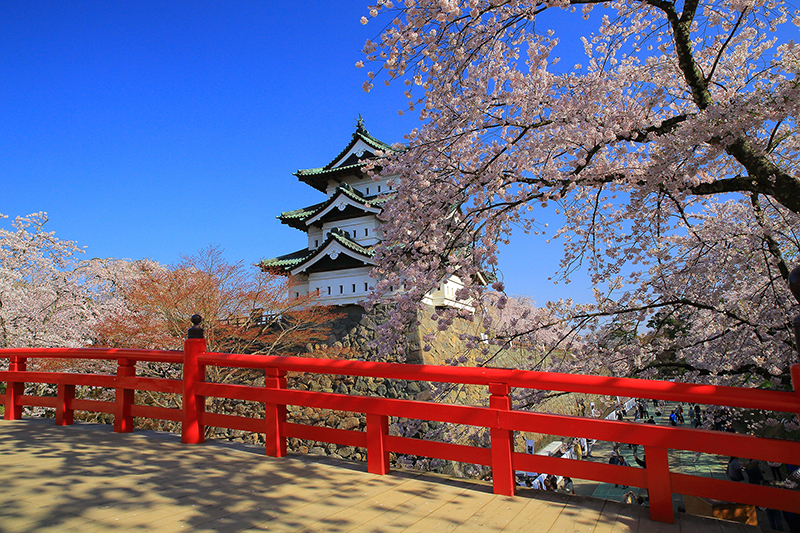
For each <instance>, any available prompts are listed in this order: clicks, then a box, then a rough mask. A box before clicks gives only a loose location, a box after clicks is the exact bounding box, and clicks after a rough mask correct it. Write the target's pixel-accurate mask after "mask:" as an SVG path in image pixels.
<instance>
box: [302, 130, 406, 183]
mask: <svg viewBox="0 0 800 533" xmlns="http://www.w3.org/2000/svg"><path fill="white" fill-rule="evenodd" d="M379 150H380V151H392V150H393V148H392V147H391V146H389V145H388V144H386V143H385V142H383V141H380V140H378V139H376V138H375V137H373V136H372V135H370V134H369V132H368V131H367V130H366V128H364V121H363V120H362V119H360V118H359V120H358V124H357V127H356V131H355V132H354V133H353V136H352V137H351V139H350V142H349V143H348V145H347V146H346V147H345V148H344V149H343V150H342V151H341V152H339V154H338V155H337V156H336V157H334V158H333V160H332V161H331V162H330V163H328V164H327V165H325V166H324V167H319V168H308V169H301V170H298V171H297V172H295V173H294V175H295V176H297V178H298V179H299V180H300V181H302V182H303V183H306V184H308V185H311V186H312V187H314V188H315V189H317V190H318V191H321V192H325V191H326V189H327V188H328V181H329V180H337V179H340V178H343V177H346V176H359V177H365V174H364V172H363V171H362V167H363V162H364V160H366V159H372V158H373V157H375V152H376V151H379Z"/></svg>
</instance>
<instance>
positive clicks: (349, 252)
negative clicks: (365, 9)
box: [260, 228, 375, 275]
mask: <svg viewBox="0 0 800 533" xmlns="http://www.w3.org/2000/svg"><path fill="white" fill-rule="evenodd" d="M374 256H375V249H374V247H372V246H362V245H360V244H358V243H357V242H355V241H354V240H353V239H351V238H350V236H349V235H348V234H347V232H345V231H343V230H340V229H339V228H333V229H332V230H331V231H330V232H329V233H328V235H327V238H326V239H325V242H323V243H322V245H321V246H320V247H319V248H316V249H314V250H309V249H307V248H304V249H302V250H298V251H296V252H292V253H290V254H286V255H282V256H280V257H275V258H273V259H266V260H264V261H261V263H260V266H261V268H262V269H264V270H269V271H273V272H276V273H282V274H285V273H287V272H288V273H291V274H293V275H296V274H300V273H301V272H309V271H330V270H341V269H345V268H353V267H354V266H365V265H372V264H374V262H373V257H374Z"/></svg>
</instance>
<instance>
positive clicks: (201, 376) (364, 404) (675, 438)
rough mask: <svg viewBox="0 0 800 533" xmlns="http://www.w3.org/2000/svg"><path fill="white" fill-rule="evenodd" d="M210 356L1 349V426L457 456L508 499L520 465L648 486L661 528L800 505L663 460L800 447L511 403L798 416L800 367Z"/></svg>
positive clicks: (381, 455) (381, 465)
mask: <svg viewBox="0 0 800 533" xmlns="http://www.w3.org/2000/svg"><path fill="white" fill-rule="evenodd" d="M205 349H206V344H205V340H204V339H188V340H187V341H186V344H185V348H184V351H183V352H164V351H147V350H117V349H98V348H76V349H71V348H49V349H4V350H0V358H10V365H9V370H8V371H0V382H2V381H5V382H7V388H6V393H5V419H6V420H14V419H18V418H21V416H22V407H23V406H42V407H50V408H54V409H55V411H56V416H55V421H56V424H59V425H66V424H71V423H72V420H73V413H74V412H75V411H76V410H78V411H93V412H103V413H110V414H113V415H114V431H117V432H129V431H132V430H133V418H134V417H146V418H155V419H163V420H173V421H178V422H181V423H182V441H183V442H185V443H199V442H202V441H203V438H204V430H205V427H206V426H214V427H221V428H230V429H238V430H244V431H252V432H258V433H264V434H266V453H267V455H270V456H274V457H281V456H283V455H285V454H286V439H287V438H288V437H296V438H301V439H310V440H315V441H323V442H330V443H335V444H340V445H345V446H357V447H363V448H366V449H367V464H368V469H369V471H370V472H373V473H376V474H385V473H387V472H388V471H389V469H390V466H389V453H390V452H395V453H399V454H411V455H419V456H426V457H434V458H440V459H446V460H453V461H461V462H466V463H473V464H480V465H487V466H491V468H492V479H493V487H494V492H495V493H497V494H505V495H513V494H514V491H515V475H514V472H515V470H520V471H532V472H547V473H551V474H558V475H563V476H570V477H573V478H576V479H587V480H594V481H602V482H607V483H617V484H621V485H630V486H635V487H644V488H647V489H648V491H649V496H650V516H651V518H652V519H653V520H658V521H662V522H672V521H673V508H672V493H673V492H674V493H679V494H684V495H695V496H701V497H708V498H715V499H720V500H727V501H731V502H737V503H745V504H754V505H758V506H763V507H769V508H772V509H782V510H787V511H793V512H797V511H798V510H800V492H797V491H791V490H786V489H782V488H776V487H767V486H758V485H748V486H747V489H746V490H743V488H744V487H742V485H741V484H740V483H737V482H733V481H726V480H719V479H711V478H704V477H699V476H692V475H686V474H681V473H678V472H671V471H670V465H669V459H668V455H667V450H669V449H678V450H689V451H695V452H703V453H713V454H719V455H727V456H737V457H748V458H753V459H760V460H765V461H777V462H781V463H788V464H796V463H797V461H798V458H800V443H799V442H793V441H785V440H776V439H767V438H760V437H755V436H751V435H740V434H734V433H723V432H718V431H709V430H701V429H685V428H675V427H663V426H655V425H651V424H637V423H631V422H623V421H611V420H600V419H593V418H580V417H573V416H563V415H554V414H545V413H531V412H526V411H515V410H513V409H512V406H511V399H510V397H509V392H510V390H511V388H527V389H538V390H548V391H549V390H552V391H565V392H579V393H587V394H601V395H613V396H630V397H638V398H652V399H662V400H671V401H680V402H693V403H699V404H705V405H718V406H731V407H741V408H749V409H763V410H767V411H774V412H779V413H798V412H800V395H799V394H798V392H797V391H798V390H800V365H795V366H793V367H792V382H793V384H794V388H795V392H776V391H765V390H756V389H740V388H733V387H717V386H711V385H691V384H684V383H672V382H667V381H652V380H638V379H622V378H613V377H602V376H580V375H572V374H556V373H548V372H531V371H523V370H508V369H494V368H468V367H444V366H430V365H403V364H388V363H371V362H363V361H345V360H327V359H305V358H298V357H274V356H252V355H241V354H221V353H209V352H206V351H205ZM29 358H58V359H64V358H66V359H77V360H80V359H101V360H114V359H116V360H117V362H118V365H117V373H116V375H97V374H74V373H63V372H31V371H27V369H26V368H27V360H28V359H29ZM138 361H156V362H168V363H183V380H182V381H179V380H170V379H157V378H147V377H141V376H136V369H135V364H136V362H138ZM207 366H219V367H229V368H231V367H232V368H257V369H264V371H265V373H266V377H267V379H266V383H265V386H264V387H256V386H248V385H225V384H219V383H211V382H207V381H205V371H206V367H207ZM287 371H296V372H310V373H316V374H331V375H344V376H366V377H381V378H389V379H401V380H418V381H429V382H444V383H454V384H469V385H477V386H486V387H488V392H489V401H488V407H484V406H469V405H453V404H443V403H433V402H421V401H411V400H399V399H388V398H375V397H365V396H352V395H345V394H333V393H323V392H311V391H300V390H289V389H287V388H286V373H287ZM25 383H51V384H57V385H58V393H57V396H56V397H38V396H28V395H25V394H24V389H25V387H24V386H25ZM76 386H95V387H106V388H110V389H115V394H116V396H115V401H113V402H110V401H97V400H85V399H77V398H76V397H75V387H76ZM136 390H146V391H157V392H164V393H175V394H182V395H183V404H182V405H183V407H182V410H178V409H166V408H161V407H154V406H145V405H137V404H135V403H134V391H136ZM206 397H217V398H230V399H237V400H246V401H252V402H260V403H263V404H264V406H265V417H264V419H254V418H245V417H240V416H232V415H223V414H218V413H211V412H205V411H204V409H205V398H206ZM287 405H293V406H304V407H318V408H327V409H333V410H341V411H351V412H360V413H364V414H366V419H367V429H366V432H363V431H347V430H341V429H333V428H326V427H317V426H307V425H302V424H294V423H289V422H287V420H286V406H287ZM389 417H402V418H410V419H418V420H426V421H438V422H449V423H454V424H465V425H471V426H478V427H484V428H489V430H490V435H491V447H490V448H478V447H474V446H464V445H459V444H452V443H444V442H432V441H427V440H422V439H411V438H404V437H398V436H393V435H390V434H389ZM514 431H528V432H537V433H545V434H551V435H560V436H574V437H587V438H593V439H598V440H604V441H623V442H626V443H631V444H639V445H642V446H644V449H645V455H646V457H647V466H646V468H644V469H641V468H631V467H625V466H617V465H611V464H601V463H593V462H588V461H577V460H573V459H563V458H556V457H548V456H541V455H531V454H527V453H518V452H516V451H515V450H514V438H513V432H514Z"/></svg>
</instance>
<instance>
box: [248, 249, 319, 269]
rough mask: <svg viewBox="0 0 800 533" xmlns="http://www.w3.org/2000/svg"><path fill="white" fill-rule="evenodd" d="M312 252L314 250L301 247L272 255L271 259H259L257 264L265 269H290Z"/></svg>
mask: <svg viewBox="0 0 800 533" xmlns="http://www.w3.org/2000/svg"><path fill="white" fill-rule="evenodd" d="M314 252H315V250H309V249H308V248H303V249H302V250H297V251H296V252H292V253H290V254H286V255H281V256H279V257H273V258H272V259H264V260H263V261H261V263H259V266H260V267H261V268H262V269H265V270H273V269H274V270H279V271H287V270H291V269H293V268H294V267H296V266H297V265H299V264H301V263H302V262H304V261H305V260H306V259H308V258H309V257H311V256H312V255H314Z"/></svg>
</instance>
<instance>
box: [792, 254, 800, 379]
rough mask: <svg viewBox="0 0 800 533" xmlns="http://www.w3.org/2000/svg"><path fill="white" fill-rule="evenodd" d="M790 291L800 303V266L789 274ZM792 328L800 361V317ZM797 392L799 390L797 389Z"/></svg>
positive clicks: (795, 318)
mask: <svg viewBox="0 0 800 533" xmlns="http://www.w3.org/2000/svg"><path fill="white" fill-rule="evenodd" d="M789 290H790V291H792V295H794V299H795V300H797V303H800V265H798V266H796V267H794V268H793V269H792V271H791V272H789ZM792 327H793V329H794V346H795V348H796V351H797V358H798V361H800V315H797V316H796V317H794V320H793V321H792ZM795 390H797V388H796V387H795Z"/></svg>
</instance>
